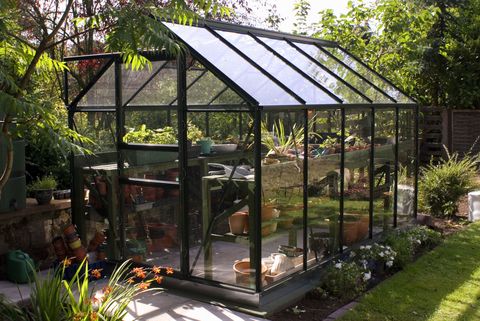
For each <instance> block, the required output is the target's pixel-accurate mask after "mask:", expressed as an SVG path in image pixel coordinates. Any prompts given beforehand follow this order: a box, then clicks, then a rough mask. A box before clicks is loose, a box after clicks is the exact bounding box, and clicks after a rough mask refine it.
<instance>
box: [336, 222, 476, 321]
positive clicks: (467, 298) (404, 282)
mask: <svg viewBox="0 0 480 321" xmlns="http://www.w3.org/2000/svg"><path fill="white" fill-rule="evenodd" d="M340 320H341V321H360V320H361V321H377V320H378V321H380V320H389V321H390V320H398V321H419V320H425V321H446V320H448V321H460V320H464V321H467V320H468V321H470V320H472V321H473V320H480V223H475V224H472V225H470V226H469V227H468V228H467V229H466V230H464V231H462V232H459V233H457V234H455V235H453V236H450V237H449V238H447V240H446V241H445V243H444V244H442V245H440V246H439V247H437V248H436V249H435V250H433V251H432V252H430V253H427V254H425V255H424V256H422V257H421V258H420V259H418V260H417V261H416V262H415V263H413V264H410V265H408V266H407V267H406V268H405V270H404V271H402V272H399V273H397V274H396V275H394V276H393V277H391V278H390V279H388V280H386V281H385V282H383V283H381V284H380V285H379V286H378V287H376V288H375V289H373V290H372V291H371V292H370V293H368V294H366V295H365V296H364V297H363V298H362V299H361V301H360V303H359V304H358V305H357V306H356V307H355V308H354V309H353V310H352V311H350V312H348V313H347V314H346V315H345V316H344V317H343V318H341V319H340Z"/></svg>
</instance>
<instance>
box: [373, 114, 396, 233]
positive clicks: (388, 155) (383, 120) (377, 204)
mask: <svg viewBox="0 0 480 321" xmlns="http://www.w3.org/2000/svg"><path fill="white" fill-rule="evenodd" d="M374 170H375V176H374V183H373V186H374V189H373V197H374V200H373V204H374V205H373V233H374V234H375V233H381V232H383V231H385V230H388V229H391V228H392V227H393V193H394V186H395V109H387V110H386V109H378V110H377V111H376V112H375V157H374Z"/></svg>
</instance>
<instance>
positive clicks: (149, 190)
mask: <svg viewBox="0 0 480 321" xmlns="http://www.w3.org/2000/svg"><path fill="white" fill-rule="evenodd" d="M142 190H143V198H144V199H145V200H146V201H149V202H155V201H156V200H157V189H156V188H155V187H144V188H143V189H142Z"/></svg>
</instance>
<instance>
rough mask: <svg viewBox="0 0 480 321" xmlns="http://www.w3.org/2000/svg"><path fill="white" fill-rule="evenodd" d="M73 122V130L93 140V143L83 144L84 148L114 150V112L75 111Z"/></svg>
mask: <svg viewBox="0 0 480 321" xmlns="http://www.w3.org/2000/svg"><path fill="white" fill-rule="evenodd" d="M73 123H74V128H75V130H76V131H77V132H78V133H79V134H81V135H82V136H85V137H88V138H90V139H91V140H92V141H93V142H94V144H91V145H85V146H84V147H85V148H88V149H90V150H91V151H93V152H95V153H102V152H113V151H115V150H116V115H115V113H113V112H112V113H105V112H95V113H94V112H89V113H75V115H74V116H73Z"/></svg>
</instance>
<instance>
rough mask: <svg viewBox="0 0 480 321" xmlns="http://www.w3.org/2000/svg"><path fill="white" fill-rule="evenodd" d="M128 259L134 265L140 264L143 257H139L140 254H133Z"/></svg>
mask: <svg viewBox="0 0 480 321" xmlns="http://www.w3.org/2000/svg"><path fill="white" fill-rule="evenodd" d="M130 258H131V259H132V262H134V263H142V262H143V255H141V254H134V255H132V256H130Z"/></svg>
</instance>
